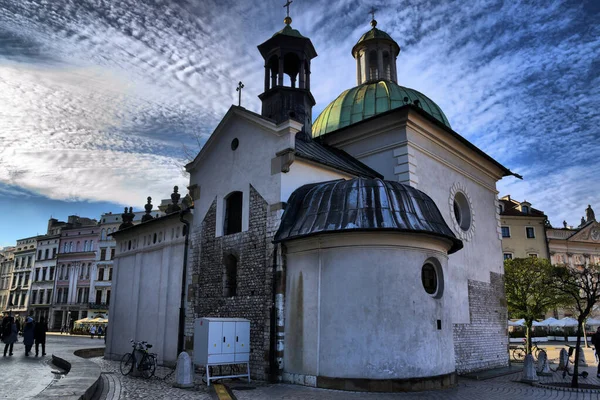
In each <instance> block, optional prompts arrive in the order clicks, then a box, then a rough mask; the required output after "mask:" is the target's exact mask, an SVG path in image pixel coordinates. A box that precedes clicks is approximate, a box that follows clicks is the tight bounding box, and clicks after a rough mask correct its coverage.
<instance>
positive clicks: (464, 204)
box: [453, 192, 471, 232]
mask: <svg viewBox="0 0 600 400" xmlns="http://www.w3.org/2000/svg"><path fill="white" fill-rule="evenodd" d="M453 208H454V218H455V219H456V222H458V226H460V229H462V230H463V231H465V232H466V231H468V230H469V228H470V227H471V208H470V206H469V200H467V197H466V196H465V195H464V194H463V193H461V192H456V195H455V196H454V204H453Z"/></svg>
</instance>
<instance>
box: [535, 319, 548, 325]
mask: <svg viewBox="0 0 600 400" xmlns="http://www.w3.org/2000/svg"><path fill="white" fill-rule="evenodd" d="M532 325H533V326H546V325H544V323H543V321H542V322H538V321H536V320H533V324H532Z"/></svg>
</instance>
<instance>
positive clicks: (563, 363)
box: [557, 349, 569, 371]
mask: <svg viewBox="0 0 600 400" xmlns="http://www.w3.org/2000/svg"><path fill="white" fill-rule="evenodd" d="M568 359H569V353H567V350H566V349H560V354H559V358H558V369H557V371H564V370H565V368H566V367H567V360H568Z"/></svg>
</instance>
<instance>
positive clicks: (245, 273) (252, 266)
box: [188, 186, 273, 379]
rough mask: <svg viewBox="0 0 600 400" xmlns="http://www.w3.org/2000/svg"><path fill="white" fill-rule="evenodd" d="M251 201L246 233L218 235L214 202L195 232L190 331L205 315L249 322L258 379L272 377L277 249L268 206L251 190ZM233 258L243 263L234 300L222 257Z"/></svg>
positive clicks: (254, 375)
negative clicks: (227, 293)
mask: <svg viewBox="0 0 600 400" xmlns="http://www.w3.org/2000/svg"><path fill="white" fill-rule="evenodd" d="M249 203H250V214H249V226H248V230H247V231H245V232H239V233H235V234H231V235H225V236H221V237H215V228H216V222H217V221H216V215H217V213H216V211H217V204H216V200H215V201H214V202H213V203H212V205H211V207H210V208H209V210H208V212H207V213H206V216H205V218H204V220H203V223H202V227H200V228H199V229H198V230H197V231H196V232H195V233H194V236H195V240H194V245H193V250H192V254H191V263H192V274H191V285H190V286H191V287H190V289H189V291H188V296H189V300H190V302H189V304H190V306H191V307H192V308H193V318H188V329H189V330H190V331H191V333H192V335H193V325H192V324H193V319H194V318H200V317H226V318H234V317H235V318H247V319H249V320H250V321H251V322H250V349H251V350H250V351H251V353H250V374H251V376H252V378H254V379H267V377H268V374H269V366H270V363H269V360H270V356H271V355H270V352H269V351H270V341H271V324H270V318H271V313H272V304H273V301H272V296H273V273H272V262H271V259H270V258H269V255H268V254H267V253H268V249H269V248H270V249H272V245H271V241H272V236H271V237H270V236H269V235H267V213H268V204H267V202H266V201H265V200H264V199H263V198H262V197H261V196H260V194H259V193H258V192H257V191H256V190H255V189H254V188H253V187H252V186H250V199H249ZM228 254H233V255H235V257H236V258H237V259H238V264H237V291H236V296H232V297H224V296H223V276H224V271H225V269H224V265H223V259H224V257H225V256H226V255H228ZM271 258H272V257H271ZM190 331H188V333H190ZM189 342H190V341H189V340H188V343H189ZM192 343H193V342H192Z"/></svg>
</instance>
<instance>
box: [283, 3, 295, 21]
mask: <svg viewBox="0 0 600 400" xmlns="http://www.w3.org/2000/svg"><path fill="white" fill-rule="evenodd" d="M293 2H294V0H287V3H285V4H284V6H283V8H287V16H288V17H289V16H290V4H292V3H293Z"/></svg>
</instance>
